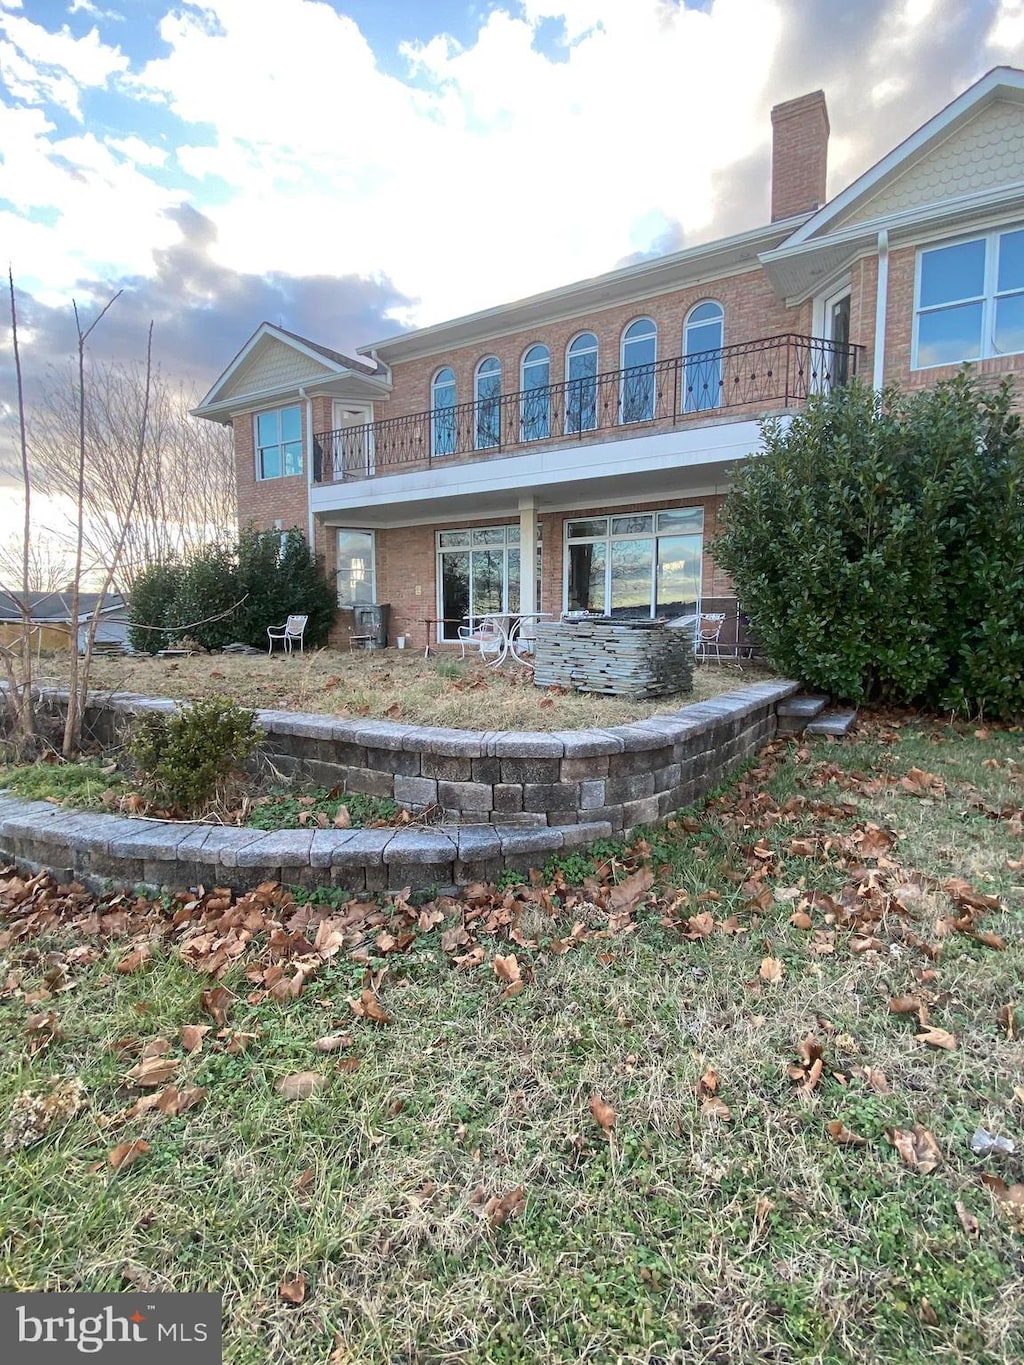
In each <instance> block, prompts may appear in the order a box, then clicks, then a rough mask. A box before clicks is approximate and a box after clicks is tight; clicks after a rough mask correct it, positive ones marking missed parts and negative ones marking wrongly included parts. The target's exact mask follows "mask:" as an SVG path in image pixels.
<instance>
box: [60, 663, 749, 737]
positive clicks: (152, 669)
mask: <svg viewBox="0 0 1024 1365" xmlns="http://www.w3.org/2000/svg"><path fill="white" fill-rule="evenodd" d="M772 676H773V674H772V673H771V672H770V671H768V670H766V669H765V668H764V667H763V666H761V665H757V664H753V665H752V664H750V663H749V662H745V663H743V664H740V663H725V662H723V663H721V664H717V663H716V664H701V665H699V666H698V668H697V669H696V671H695V678H694V687H693V691H692V692H689V693H678V694H677V695H675V696H673V697H660V698H658V699H657V700H655V701H630V700H628V699H627V698H622V697H601V696H594V695H589V694H587V693H583V692H568V693H564V692H556V691H548V690H544V691H541V690H540V689H538V688H536V687H534V685H533V675H532V673H531V672H530V671H529V670H528V669H526V668H522V667H520V666H519V665H513V664H506V665H503V666H502V667H501V668H497V669H495V668H488V667H486V666H485V665H483V664H481V663H479V662H473V661H472V660H469V659H467V660H466V661H465V663H461V662H459V660H458V657H457V655H456V656H455V657H454V658H452V657H450V656H442V657H441V658H438V657H437V656H436V655H435V656H432V657H431V658H430V659H424V658H423V656H422V655H421V654H420V653H419V652H418V651H413V650H404V651H399V650H394V649H389V650H387V651H384V652H382V653H380V654H373V653H363V652H359V653H355V654H352V653H348V652H344V653H343V652H339V651H335V650H317V651H315V652H311V653H309V654H306V655H301V654H296V655H292V656H291V657H288V656H286V655H283V654H278V655H275V656H274V657H272V658H269V657H267V656H266V655H245V656H242V657H238V656H234V655H219V654H218V655H194V656H193V657H192V658H190V659H183V660H172V659H156V658H150V657H147V656H141V657H137V658H125V657H121V656H114V657H101V658H98V659H97V660H96V661H95V662H94V665H93V674H92V679H93V686H94V687H96V688H97V689H100V690H105V691H127V692H138V693H141V694H142V695H144V696H151V697H175V698H184V699H188V700H190V701H194V700H196V699H198V698H200V697H209V696H217V695H221V696H223V695H227V696H229V697H231V698H232V699H233V700H235V701H237V702H238V703H239V704H240V705H243V706H253V707H257V708H259V707H262V708H266V709H270V710H286V711H312V712H316V713H318V714H322V715H331V716H351V717H352V718H353V719H357V718H359V719H361V718H363V717H369V718H371V719H374V720H401V721H407V722H409V723H410V724H420V725H444V726H451V727H454V728H456V729H460V730H567V729H580V728H585V727H588V726H592V725H597V726H601V725H622V724H624V723H625V722H627V721H630V720H640V719H642V718H643V717H645V716H652V715H656V714H658V713H659V712H665V711H673V710H676V709H677V708H678V707H680V706H686V705H687V704H689V703H690V702H696V701H705V700H707V699H708V698H709V697H714V696H718V695H719V694H721V693H722V692H731V691H733V690H734V689H736V688H737V687H744V686H746V685H747V684H748V683H749V682H751V681H761V680H763V679H765V678H769V677H772ZM66 679H67V667H66V664H65V663H64V661H63V660H61V659H60V658H58V657H56V656H51V657H50V658H49V659H44V660H43V667H42V671H41V675H40V681H41V682H43V683H53V684H55V685H59V684H60V683H62V682H65V681H66Z"/></svg>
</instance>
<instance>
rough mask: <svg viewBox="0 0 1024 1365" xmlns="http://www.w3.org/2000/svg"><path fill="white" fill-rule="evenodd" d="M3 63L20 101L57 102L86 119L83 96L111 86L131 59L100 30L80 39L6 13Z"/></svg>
mask: <svg viewBox="0 0 1024 1365" xmlns="http://www.w3.org/2000/svg"><path fill="white" fill-rule="evenodd" d="M0 63H2V66H3V69H4V76H5V78H6V79H7V81H8V84H9V87H10V89H11V93H12V94H13V95H14V96H15V98H17V99H23V100H27V101H30V102H49V103H52V104H57V105H58V106H59V107H60V108H62V109H65V110H66V111H67V112H68V113H69V114H72V115H74V117H75V118H77V119H79V120H81V117H82V114H81V109H80V108H79V104H78V92H79V91H80V90H82V89H84V88H86V87H90V86H102V85H105V84H106V83H107V81H108V80H109V79H110V77H111V76H112V75H114V74H115V73H116V72H119V71H125V70H126V69H127V67H128V58H127V57H126V56H125V55H124V53H123V52H121V50H120V48H117V47H109V46H108V45H107V44H106V43H104V42H103V40H102V39H101V38H100V35H99V31H98V30H97V29H95V28H93V29H90V30H89V32H88V33H87V34H85V36H84V37H82V38H76V37H75V35H74V34H73V33H72V32H71V31H70V29H68V28H67V27H64V28H62V29H61V30H60V32H59V33H51V32H50V31H49V30H48V29H46V28H44V27H43V26H42V24H35V23H33V22H32V21H31V20H30V19H27V18H25V17H24V16H23V15H18V14H6V15H5V14H0Z"/></svg>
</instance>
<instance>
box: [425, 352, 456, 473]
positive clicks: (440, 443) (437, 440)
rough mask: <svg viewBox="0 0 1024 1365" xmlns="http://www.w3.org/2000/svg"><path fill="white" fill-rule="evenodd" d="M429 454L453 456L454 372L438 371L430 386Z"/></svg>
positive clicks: (448, 370) (447, 369) (447, 370)
mask: <svg viewBox="0 0 1024 1365" xmlns="http://www.w3.org/2000/svg"><path fill="white" fill-rule="evenodd" d="M430 407H431V414H430V453H431V455H454V454H455V371H454V370H452V369H450V368H448V367H447V366H446V367H445V368H444V369H443V370H438V372H437V374H435V375H434V382H433V383H432V384H431V386H430Z"/></svg>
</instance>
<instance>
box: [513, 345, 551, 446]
mask: <svg viewBox="0 0 1024 1365" xmlns="http://www.w3.org/2000/svg"><path fill="white" fill-rule="evenodd" d="M550 382H551V354H550V352H549V351H548V348H547V347H546V346H541V345H537V346H531V347H530V349H529V350H528V351H527V352H526V354H525V355H524V356H523V382H522V386H521V387H522V398H521V405H522V412H521V414H520V419H519V424H520V427H521V429H522V440H524V441H543V440H544V438H545V437H546V436H547V435H548V432H549V431H550V428H551V390H550V387H549V385H550Z"/></svg>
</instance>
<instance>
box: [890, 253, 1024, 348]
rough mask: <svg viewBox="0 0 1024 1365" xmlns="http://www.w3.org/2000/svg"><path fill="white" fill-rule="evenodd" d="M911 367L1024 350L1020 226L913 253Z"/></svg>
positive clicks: (1023, 259)
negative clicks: (915, 263) (915, 265)
mask: <svg viewBox="0 0 1024 1365" xmlns="http://www.w3.org/2000/svg"><path fill="white" fill-rule="evenodd" d="M916 295H917V297H916V310H915V317H914V367H915V368H916V369H925V368H927V367H928V366H929V365H958V364H959V363H960V362H961V361H963V360H982V359H984V358H985V357H987V356H1000V355H1013V354H1016V353H1019V352H1022V351H1024V228H1017V229H1016V230H1014V231H1012V232H992V233H989V234H988V235H987V236H985V237H975V238H973V239H972V240H971V241H968V242H955V243H952V244H951V245H949V246H939V247H933V248H931V249H930V250H928V251H922V252H920V253H919V255H918V268H917V290H916Z"/></svg>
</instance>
